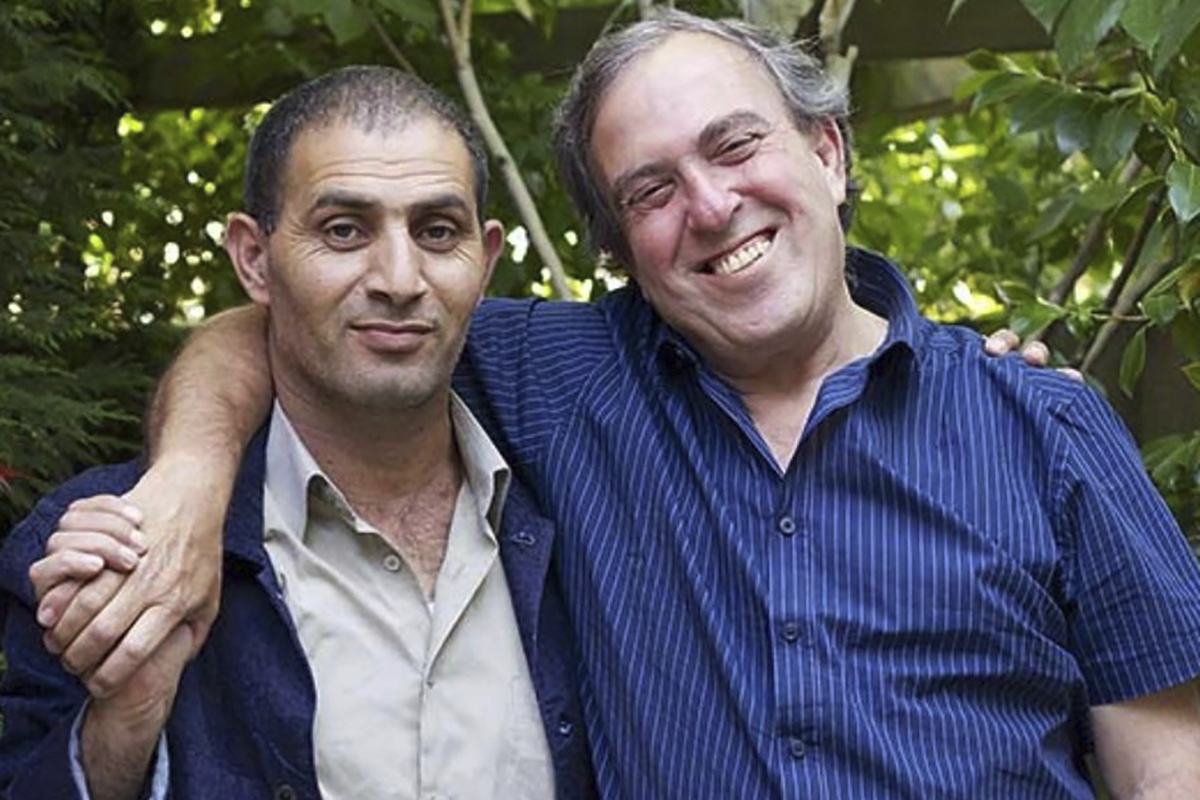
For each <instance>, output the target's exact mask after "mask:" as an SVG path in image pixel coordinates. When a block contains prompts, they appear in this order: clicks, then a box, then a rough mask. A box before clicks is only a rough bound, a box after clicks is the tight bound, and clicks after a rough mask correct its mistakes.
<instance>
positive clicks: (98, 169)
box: [0, 0, 145, 528]
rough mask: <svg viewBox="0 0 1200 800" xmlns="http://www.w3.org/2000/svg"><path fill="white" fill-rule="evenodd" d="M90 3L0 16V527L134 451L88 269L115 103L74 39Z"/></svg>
mask: <svg viewBox="0 0 1200 800" xmlns="http://www.w3.org/2000/svg"><path fill="white" fill-rule="evenodd" d="M99 5H100V4H99V3H96V2H91V1H90V0H75V1H74V2H60V3H55V4H42V5H36V6H35V5H33V4H27V3H16V4H9V5H4V6H0V171H2V172H3V174H4V175H5V179H4V181H3V184H0V252H3V253H4V254H5V260H6V266H5V269H4V270H0V470H2V471H3V472H2V473H0V500H2V501H3V502H0V528H4V527H7V524H6V523H10V522H12V521H13V520H14V519H15V517H16V515H17V514H19V513H20V512H21V511H22V510H23V509H24V508H25V507H26V506H27V504H28V503H29V502H30V500H31V499H32V497H33V496H34V494H35V493H36V492H38V491H39V490H42V489H44V488H45V487H46V486H47V485H48V483H49V482H52V481H55V480H58V479H61V478H62V477H64V476H65V475H67V474H69V473H70V472H72V471H73V470H75V469H76V468H78V467H79V465H81V464H85V463H88V462H93V461H96V460H98V459H101V458H109V457H114V456H116V455H118V454H120V453H122V452H125V453H128V452H130V451H131V449H132V448H131V442H132V439H133V437H132V436H128V435H126V434H125V432H128V431H136V427H135V426H134V419H133V417H132V416H131V415H130V414H129V413H128V410H127V409H128V407H129V405H131V404H132V398H133V396H136V395H139V394H140V393H141V391H142V389H143V387H144V386H145V378H144V377H143V374H142V372H141V371H140V370H137V369H136V365H135V364H134V363H132V361H131V360H130V359H128V358H126V357H124V356H123V355H122V351H123V350H124V348H123V334H124V333H125V331H126V330H127V327H128V326H127V324H126V320H125V318H124V316H123V313H122V311H121V310H120V308H119V305H118V301H119V294H120V292H119V290H118V288H117V287H116V286H114V285H103V284H101V283H98V282H96V281H95V280H93V279H92V278H91V277H90V276H89V273H88V269H87V267H86V265H85V262H84V252H83V248H84V246H85V243H86V242H87V240H88V238H89V237H90V236H91V232H92V231H93V230H94V229H95V228H96V227H97V226H98V225H99V221H98V219H97V215H98V212H99V210H100V206H101V204H102V203H103V198H104V197H105V195H106V194H108V193H109V192H110V187H109V185H108V178H109V175H108V173H107V172H106V169H105V167H106V165H107V164H108V163H109V162H111V160H112V158H113V156H114V155H115V152H116V151H115V148H113V147H112V146H111V145H112V143H111V142H108V143H106V142H104V141H102V139H101V137H97V136H95V135H94V133H95V132H96V131H97V130H100V129H102V127H103V124H104V120H106V119H111V118H113V117H114V116H115V114H116V113H117V107H116V102H117V100H118V98H119V96H120V94H119V90H118V88H117V87H118V79H117V78H116V76H114V75H112V74H110V73H108V72H106V71H105V70H104V68H103V64H102V63H101V59H99V58H97V57H96V55H95V53H94V52H93V51H91V50H89V49H88V48H87V37H86V35H84V34H83V33H81V28H82V26H83V24H84V20H86V19H87V18H88V17H89V16H90V15H94V14H95V13H97V12H98V9H99ZM122 401H126V402H125V403H124V404H123V402H122Z"/></svg>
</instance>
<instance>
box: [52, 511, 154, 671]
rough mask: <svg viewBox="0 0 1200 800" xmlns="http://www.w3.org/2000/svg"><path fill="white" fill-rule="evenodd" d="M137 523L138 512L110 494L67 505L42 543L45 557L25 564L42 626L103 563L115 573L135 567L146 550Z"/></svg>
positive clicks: (59, 613) (55, 617)
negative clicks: (55, 528) (27, 567)
mask: <svg viewBox="0 0 1200 800" xmlns="http://www.w3.org/2000/svg"><path fill="white" fill-rule="evenodd" d="M140 523H141V512H140V511H138V510H137V509H136V508H134V507H133V506H130V505H129V504H128V503H126V502H125V501H123V500H122V499H121V498H119V497H114V496H113V495H98V496H96V497H88V498H85V499H83V500H76V501H75V502H74V503H72V504H71V505H70V507H68V509H67V512H66V513H65V514H63V516H62V518H61V519H60V520H59V521H58V529H57V530H56V531H55V533H54V534H53V535H52V536H51V537H50V539H49V540H48V541H47V543H46V556H45V557H44V558H42V559H40V560H39V561H37V562H35V563H34V564H33V566H32V567H30V569H29V579H30V581H31V582H32V583H33V589H34V593H35V594H36V596H37V599H38V601H39V605H38V623H39V624H41V625H42V627H45V628H49V627H52V626H54V625H55V624H56V623H57V622H58V620H59V618H60V617H61V616H62V612H63V610H64V609H65V608H66V607H67V605H68V604H69V603H70V601H71V599H72V598H73V597H74V596H75V594H76V592H78V590H79V587H80V586H82V585H83V583H84V582H85V581H87V580H89V579H91V578H94V577H95V576H96V575H98V574H99V573H100V571H101V570H102V569H104V568H105V567H106V566H107V567H109V568H110V569H114V570H117V571H118V572H129V571H130V570H132V569H133V568H134V567H135V566H137V563H138V559H139V558H140V557H141V555H142V554H143V553H145V552H146V541H145V537H144V536H142V534H141V532H140V531H138V529H137V526H138V525H139V524H140ZM53 652H57V651H53Z"/></svg>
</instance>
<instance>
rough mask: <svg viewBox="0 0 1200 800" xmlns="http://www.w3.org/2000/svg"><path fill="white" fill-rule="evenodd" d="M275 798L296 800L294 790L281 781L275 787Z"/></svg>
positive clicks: (276, 799)
mask: <svg viewBox="0 0 1200 800" xmlns="http://www.w3.org/2000/svg"><path fill="white" fill-rule="evenodd" d="M275 800H296V790H295V789H293V788H292V787H291V786H288V785H287V784H286V783H281V784H279V785H278V786H276V787H275Z"/></svg>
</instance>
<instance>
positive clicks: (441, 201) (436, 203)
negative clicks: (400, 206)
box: [409, 192, 475, 217]
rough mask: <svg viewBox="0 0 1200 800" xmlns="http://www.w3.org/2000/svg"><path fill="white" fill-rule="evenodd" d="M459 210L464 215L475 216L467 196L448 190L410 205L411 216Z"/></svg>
mask: <svg viewBox="0 0 1200 800" xmlns="http://www.w3.org/2000/svg"><path fill="white" fill-rule="evenodd" d="M447 211H457V212H459V213H461V214H463V215H464V216H467V217H474V216H475V212H474V211H473V210H472V208H471V205H470V204H469V203H468V202H467V200H466V198H465V197H463V196H462V195H461V194H457V193H451V192H447V193H445V194H439V195H434V196H433V197H430V198H428V199H426V200H421V201H419V202H416V203H413V204H412V206H410V207H409V216H412V217H420V216H424V215H426V214H436V213H438V212H447Z"/></svg>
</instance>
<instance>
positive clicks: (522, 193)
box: [438, 0, 571, 300]
mask: <svg viewBox="0 0 1200 800" xmlns="http://www.w3.org/2000/svg"><path fill="white" fill-rule="evenodd" d="M450 3H451V0H438V8H439V10H440V11H441V16H442V25H443V27H444V29H445V31H446V36H447V38H448V39H449V41H450V51H451V53H452V54H453V56H454V73H455V76H456V77H457V78H458V85H459V88H460V89H462V93H463V98H464V99H465V100H466V102H467V109H468V110H469V111H470V113H471V117H472V119H474V120H475V124H476V125H478V126H479V131H480V133H482V134H483V139H484V142H485V143H486V144H487V147H488V150H490V151H491V153H492V156H493V157H495V159H496V163H497V164H499V166H500V173H501V175H503V176H504V183H505V185H506V186H507V187H508V193H509V195H510V196H511V197H512V199H513V202H514V203H516V205H517V211H518V213H520V215H521V221H522V222H523V223H524V225H525V229H526V230H527V231H528V233H529V241H530V244H532V245H533V248H534V250H536V251H537V254H538V256H539V257H540V258H541V259H542V263H543V264H544V265H545V266H546V269H547V270H549V272H550V285H551V287H552V288H553V289H554V293H555V294H556V295H557V296H559V297H561V298H562V299H564V300H569V299H571V291H570V289H569V288H567V273H566V270H565V269H564V268H563V264H562V260H561V259H559V257H558V251H557V250H555V249H554V245H553V244H552V243H551V241H550V235H549V234H548V233H547V232H546V226H545V224H544V223H543V222H542V217H541V214H539V213H538V210H537V204H536V203H534V201H533V196H532V195H530V193H529V188H528V187H527V186H526V184H525V179H524V178H522V177H521V172H520V170H518V169H517V164H516V161H515V160H514V159H513V157H512V153H510V152H509V149H508V145H507V144H505V142H504V137H503V136H502V135H501V134H500V130H499V129H498V128H497V127H496V123H495V122H494V121H493V120H492V115H491V113H490V112H489V111H488V108H487V103H486V102H485V101H484V99H483V92H481V91H480V89H479V82H478V80H477V79H476V77H475V68H474V67H473V66H472V64H471V40H470V31H471V11H470V9H471V3H470V0H463V3H462V11H461V20H460V21H459V23H458V24H457V25H456V24H455V19H454V10H453V9H452V8H451V7H450Z"/></svg>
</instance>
